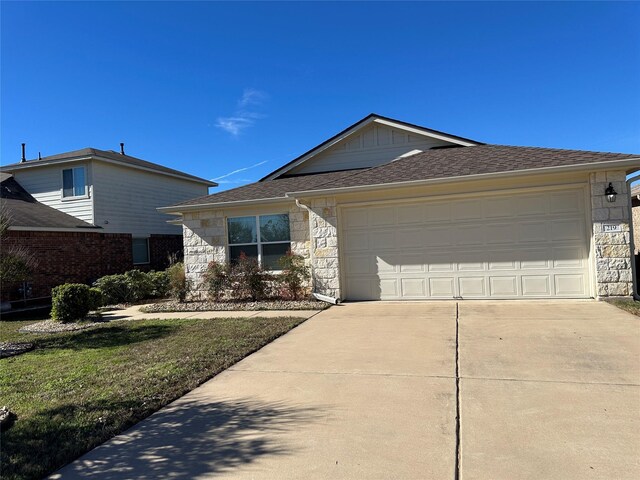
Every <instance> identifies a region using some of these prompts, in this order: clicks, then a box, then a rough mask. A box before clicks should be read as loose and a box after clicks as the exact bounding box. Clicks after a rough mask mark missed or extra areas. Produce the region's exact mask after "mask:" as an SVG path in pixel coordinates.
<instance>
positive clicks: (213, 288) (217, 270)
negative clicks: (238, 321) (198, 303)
mask: <svg viewBox="0 0 640 480" xmlns="http://www.w3.org/2000/svg"><path fill="white" fill-rule="evenodd" d="M202 280H203V282H204V284H205V286H206V287H207V292H208V293H209V298H210V299H211V300H214V301H216V302H217V301H219V300H220V299H222V298H223V297H224V294H225V292H226V290H227V289H228V288H229V283H230V280H231V269H230V267H229V265H228V264H224V263H218V262H216V261H215V260H214V261H212V262H209V265H207V271H206V272H205V273H204V275H203V276H202Z"/></svg>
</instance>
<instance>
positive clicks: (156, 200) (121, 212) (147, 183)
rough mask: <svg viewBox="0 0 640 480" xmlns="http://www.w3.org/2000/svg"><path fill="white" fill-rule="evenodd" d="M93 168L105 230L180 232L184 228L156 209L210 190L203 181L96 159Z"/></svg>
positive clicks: (99, 221) (145, 233) (100, 221)
mask: <svg viewBox="0 0 640 480" xmlns="http://www.w3.org/2000/svg"><path fill="white" fill-rule="evenodd" d="M93 170H94V179H95V182H94V197H95V198H94V201H95V210H96V224H97V225H99V226H101V227H102V228H103V229H104V231H105V232H113V233H131V234H133V236H140V237H143V236H148V235H150V234H168V235H171V234H173V235H181V234H182V227H181V226H176V225H171V224H168V223H167V220H171V217H170V216H168V215H166V214H164V213H160V212H158V211H157V210H156V209H157V208H158V207H167V206H169V205H173V204H176V203H179V202H183V201H185V200H190V199H192V198H196V197H200V196H203V195H206V194H207V193H208V188H207V186H206V185H203V184H201V183H195V182H190V181H187V180H181V179H178V178H174V177H170V176H167V175H161V174H157V173H152V172H145V171H142V170H136V169H133V168H127V167H122V166H119V165H113V164H110V163H106V162H100V161H94V162H93ZM107 222H108V223H107Z"/></svg>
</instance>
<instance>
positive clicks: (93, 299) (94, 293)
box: [89, 287, 104, 312]
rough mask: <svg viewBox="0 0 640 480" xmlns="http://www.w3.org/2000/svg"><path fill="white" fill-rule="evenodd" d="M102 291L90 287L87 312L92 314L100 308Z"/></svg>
mask: <svg viewBox="0 0 640 480" xmlns="http://www.w3.org/2000/svg"><path fill="white" fill-rule="evenodd" d="M102 305H104V304H103V299H102V291H101V290H100V289H99V288H95V287H92V288H90V289H89V311H91V312H93V311H96V310H98V309H99V308H100V307H102Z"/></svg>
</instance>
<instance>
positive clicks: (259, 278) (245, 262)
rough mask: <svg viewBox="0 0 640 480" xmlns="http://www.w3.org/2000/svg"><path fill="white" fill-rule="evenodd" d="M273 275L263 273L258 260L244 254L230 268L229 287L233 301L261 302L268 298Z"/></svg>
mask: <svg viewBox="0 0 640 480" xmlns="http://www.w3.org/2000/svg"><path fill="white" fill-rule="evenodd" d="M272 281H273V275H271V274H270V273H269V272H267V271H265V270H264V269H263V268H262V267H261V266H260V264H259V263H258V259H256V258H252V257H247V256H246V255H245V254H244V253H241V254H240V257H239V258H238V260H237V261H236V263H235V264H234V265H232V266H231V275H230V282H229V287H230V291H231V296H232V298H233V299H234V300H244V299H247V298H249V299H251V300H254V301H255V300H262V299H264V298H265V297H267V296H268V294H269V290H270V286H271V283H272Z"/></svg>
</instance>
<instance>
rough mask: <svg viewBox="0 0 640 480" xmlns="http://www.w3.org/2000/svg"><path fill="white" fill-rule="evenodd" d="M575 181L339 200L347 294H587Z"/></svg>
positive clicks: (581, 201) (581, 199)
mask: <svg viewBox="0 0 640 480" xmlns="http://www.w3.org/2000/svg"><path fill="white" fill-rule="evenodd" d="M585 203H586V200H585V192H584V189H582V188H571V189H566V190H560V191H548V192H539V193H521V194H508V195H495V196H482V197H477V198H468V199H457V200H450V201H449V200H448V201H432V202H412V203H394V204H386V205H380V206H375V207H374V206H371V207H359V208H345V209H344V211H343V212H342V226H343V240H342V261H341V265H342V266H343V268H344V271H345V281H346V298H348V299H351V300H365V299H367V300H368V299H383V300H385V299H387V300H391V299H438V298H443V299H444V298H449V299H451V298H496V299H506V298H544V297H547V298H549V297H558V298H585V297H589V296H590V292H591V287H590V280H589V278H590V276H589V262H588V258H589V241H588V238H589V233H590V232H588V231H587V226H586V213H585Z"/></svg>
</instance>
